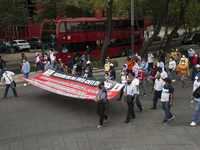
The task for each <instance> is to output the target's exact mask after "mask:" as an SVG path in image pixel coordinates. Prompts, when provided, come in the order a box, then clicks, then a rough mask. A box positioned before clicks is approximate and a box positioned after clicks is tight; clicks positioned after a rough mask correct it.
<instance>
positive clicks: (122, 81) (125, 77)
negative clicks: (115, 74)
mask: <svg viewBox="0 0 200 150" xmlns="http://www.w3.org/2000/svg"><path fill="white" fill-rule="evenodd" d="M127 78H128V77H127V75H125V76H123V75H122V76H121V83H122V84H126V82H127Z"/></svg>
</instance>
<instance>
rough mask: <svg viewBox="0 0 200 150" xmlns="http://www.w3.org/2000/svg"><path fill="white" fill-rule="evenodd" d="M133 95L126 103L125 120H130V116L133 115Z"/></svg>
mask: <svg viewBox="0 0 200 150" xmlns="http://www.w3.org/2000/svg"><path fill="white" fill-rule="evenodd" d="M134 97H135V96H134ZM134 97H133V98H132V101H131V102H130V103H127V105H128V113H127V116H126V120H128V121H129V120H130V116H133V117H135V113H134V110H133V106H134V104H133V99H134Z"/></svg>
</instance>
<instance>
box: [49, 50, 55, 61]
mask: <svg viewBox="0 0 200 150" xmlns="http://www.w3.org/2000/svg"><path fill="white" fill-rule="evenodd" d="M54 55H55V54H54V52H52V53H51V54H50V59H51V61H53V60H55V56H54Z"/></svg>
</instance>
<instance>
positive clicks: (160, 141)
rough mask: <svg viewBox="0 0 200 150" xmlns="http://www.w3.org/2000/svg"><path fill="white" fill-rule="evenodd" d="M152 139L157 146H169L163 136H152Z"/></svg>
mask: <svg viewBox="0 0 200 150" xmlns="http://www.w3.org/2000/svg"><path fill="white" fill-rule="evenodd" d="M153 139H154V140H155V141H156V142H157V143H158V145H165V144H169V143H168V141H167V140H166V138H165V137H164V136H163V135H154V137H153Z"/></svg>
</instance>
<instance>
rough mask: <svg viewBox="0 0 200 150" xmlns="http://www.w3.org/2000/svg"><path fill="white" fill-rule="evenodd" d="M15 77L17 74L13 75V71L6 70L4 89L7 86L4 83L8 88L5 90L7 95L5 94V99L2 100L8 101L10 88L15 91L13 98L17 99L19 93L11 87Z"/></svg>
mask: <svg viewBox="0 0 200 150" xmlns="http://www.w3.org/2000/svg"><path fill="white" fill-rule="evenodd" d="M13 77H15V73H13V72H12V71H8V69H7V68H4V74H3V87H4V86H5V84H4V83H6V88H5V93H4V95H3V97H2V99H6V98H7V94H8V90H9V87H10V88H11V89H12V91H13V94H14V97H13V98H16V97H17V92H16V90H15V88H12V87H11V85H10V84H11V82H13Z"/></svg>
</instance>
